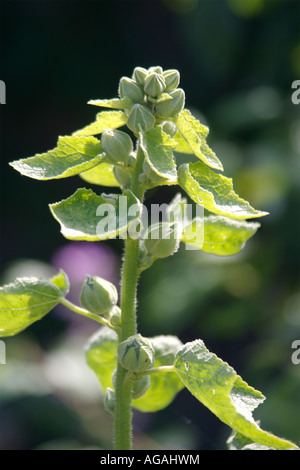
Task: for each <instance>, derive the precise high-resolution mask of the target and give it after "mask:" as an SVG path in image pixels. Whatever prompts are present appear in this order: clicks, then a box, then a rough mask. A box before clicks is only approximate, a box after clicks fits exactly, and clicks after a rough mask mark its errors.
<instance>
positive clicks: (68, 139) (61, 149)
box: [10, 136, 103, 180]
mask: <svg viewBox="0 0 300 470" xmlns="http://www.w3.org/2000/svg"><path fill="white" fill-rule="evenodd" d="M101 158H103V149H102V147H101V144H100V142H99V140H98V139H96V138H95V137H76V136H65V137H59V139H58V144H57V147H56V148H55V149H53V150H49V152H47V153H42V154H37V155H35V156H34V157H30V158H25V159H22V160H17V161H14V162H11V163H10V165H11V166H12V167H13V168H14V169H15V170H17V171H19V172H20V173H21V174H22V175H25V176H28V177H29V178H34V179H37V180H51V179H58V178H67V177H69V176H74V175H77V174H79V173H81V172H82V171H85V170H88V169H90V168H92V167H93V166H95V165H97V164H98V163H99V162H100V161H101Z"/></svg>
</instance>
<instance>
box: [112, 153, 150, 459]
mask: <svg viewBox="0 0 300 470" xmlns="http://www.w3.org/2000/svg"><path fill="white" fill-rule="evenodd" d="M143 160H144V154H143V152H142V150H141V149H140V147H138V150H137V161H136V165H135V171H134V174H133V177H132V185H131V191H132V192H133V193H134V194H135V196H136V197H137V198H138V199H139V200H140V201H141V202H142V200H143V197H144V191H145V189H144V188H143V186H142V185H141V183H140V181H139V175H140V174H141V173H142V168H143ZM138 254H139V241H138V240H133V239H131V238H128V239H126V240H125V253H124V260H123V270H122V282H121V311H122V324H121V332H120V335H119V338H120V341H125V340H126V339H127V338H128V337H129V336H132V335H135V334H136V332H137V322H136V292H137V284H138V278H139V264H138ZM126 374H127V371H126V370H125V369H124V368H123V367H122V366H121V365H120V364H119V363H118V366H117V375H116V404H115V422H114V441H115V449H116V450H131V449H132V409H131V394H132V385H133V382H132V381H130V380H128V379H126Z"/></svg>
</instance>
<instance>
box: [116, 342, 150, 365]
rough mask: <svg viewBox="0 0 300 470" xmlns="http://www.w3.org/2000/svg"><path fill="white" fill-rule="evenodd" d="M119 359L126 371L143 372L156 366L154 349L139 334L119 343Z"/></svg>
mask: <svg viewBox="0 0 300 470" xmlns="http://www.w3.org/2000/svg"><path fill="white" fill-rule="evenodd" d="M118 359H119V362H120V364H121V365H122V366H123V367H124V369H126V370H128V371H130V372H136V373H137V372H143V371H145V370H147V369H150V368H151V367H152V366H153V365H154V349H153V346H152V344H151V342H150V341H149V340H148V339H147V338H143V337H142V336H141V335H139V334H137V335H134V336H130V337H129V338H127V339H126V340H125V341H122V342H121V343H119V345H118Z"/></svg>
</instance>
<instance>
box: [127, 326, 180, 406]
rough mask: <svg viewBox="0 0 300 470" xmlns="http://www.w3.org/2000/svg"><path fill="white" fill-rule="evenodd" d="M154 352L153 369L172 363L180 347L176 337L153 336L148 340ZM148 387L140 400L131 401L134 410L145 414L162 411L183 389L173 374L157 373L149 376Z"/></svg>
mask: <svg viewBox="0 0 300 470" xmlns="http://www.w3.org/2000/svg"><path fill="white" fill-rule="evenodd" d="M150 341H151V343H152V345H153V347H154V351H155V364H154V367H159V366H169V365H172V364H173V363H174V357H175V354H176V352H177V351H178V349H180V348H181V347H182V343H181V341H180V340H179V339H178V338H177V337H176V336H171V335H169V336H155V337H154V338H150ZM150 381H151V382H150V387H149V389H148V390H147V392H146V393H145V394H144V395H142V396H141V397H140V398H137V399H135V400H133V401H132V404H133V406H134V408H136V409H138V410H140V411H143V412H145V413H149V412H155V411H159V410H162V409H164V408H166V406H168V405H169V404H170V403H171V402H172V401H173V399H174V398H175V396H176V395H177V393H178V392H179V391H180V390H181V389H182V388H183V385H182V382H181V380H180V379H179V377H178V376H177V374H176V373H174V372H158V373H155V374H151V375H150Z"/></svg>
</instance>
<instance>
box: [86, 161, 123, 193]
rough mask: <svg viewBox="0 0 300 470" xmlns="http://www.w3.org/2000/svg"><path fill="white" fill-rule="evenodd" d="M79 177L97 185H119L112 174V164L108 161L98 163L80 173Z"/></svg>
mask: <svg viewBox="0 0 300 470" xmlns="http://www.w3.org/2000/svg"><path fill="white" fill-rule="evenodd" d="M80 177H81V178H82V179H83V180H84V181H86V182H87V183H91V184H97V185H99V186H110V187H118V186H120V185H119V183H118V181H117V180H116V178H115V175H114V166H113V165H112V164H111V163H108V162H103V163H100V164H99V165H97V166H94V167H93V168H91V169H90V170H88V171H85V172H84V173H80Z"/></svg>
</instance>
